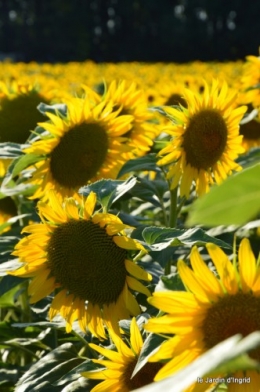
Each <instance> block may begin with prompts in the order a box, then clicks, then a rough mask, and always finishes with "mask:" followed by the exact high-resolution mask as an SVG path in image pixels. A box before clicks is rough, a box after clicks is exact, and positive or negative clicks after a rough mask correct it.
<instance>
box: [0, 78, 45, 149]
mask: <svg viewBox="0 0 260 392" xmlns="http://www.w3.org/2000/svg"><path fill="white" fill-rule="evenodd" d="M41 102H42V103H46V104H49V103H50V102H51V95H50V93H48V94H47V92H46V91H41V89H40V88H39V87H38V86H36V85H33V84H25V83H19V82H17V81H12V83H11V84H9V83H4V82H0V143H4V142H12V143H25V142H26V140H27V139H28V137H29V136H30V131H31V130H33V129H34V128H35V127H36V125H37V123H38V122H39V121H44V116H43V115H42V114H41V113H40V112H39V110H37V106H38V105H39V104H40V103H41Z"/></svg>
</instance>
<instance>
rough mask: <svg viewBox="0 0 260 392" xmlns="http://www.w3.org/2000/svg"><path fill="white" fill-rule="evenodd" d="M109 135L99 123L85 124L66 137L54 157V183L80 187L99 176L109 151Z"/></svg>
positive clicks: (73, 129)
mask: <svg viewBox="0 0 260 392" xmlns="http://www.w3.org/2000/svg"><path fill="white" fill-rule="evenodd" d="M108 144H109V143H108V136H107V133H106V130H105V129H104V128H103V127H102V126H100V125H99V124H94V123H82V124H80V125H77V126H75V127H74V128H72V129H70V130H69V131H68V132H67V133H65V135H64V136H62V138H61V140H60V142H59V144H58V145H57V146H56V147H55V148H54V149H53V151H52V152H51V154H50V169H51V173H52V176H53V178H54V180H56V181H57V182H58V183H59V184H60V185H62V186H64V187H66V188H79V187H80V186H83V185H85V184H86V183H87V182H88V181H89V180H91V179H92V178H93V177H95V176H96V175H97V174H98V171H99V169H100V168H101V166H102V165H103V163H104V162H105V159H106V156H107V152H108V147H109V145H108Z"/></svg>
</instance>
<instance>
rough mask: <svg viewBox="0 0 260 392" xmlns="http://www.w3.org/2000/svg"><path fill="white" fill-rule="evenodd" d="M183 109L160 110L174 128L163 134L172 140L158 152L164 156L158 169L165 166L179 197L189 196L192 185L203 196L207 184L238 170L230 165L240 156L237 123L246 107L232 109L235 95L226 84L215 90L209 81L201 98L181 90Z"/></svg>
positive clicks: (234, 164)
mask: <svg viewBox="0 0 260 392" xmlns="http://www.w3.org/2000/svg"><path fill="white" fill-rule="evenodd" d="M183 98H184V99H185V101H186V103H187V109H186V108H184V107H182V110H178V109H175V108H170V107H169V108H164V109H165V111H166V113H167V114H168V116H169V117H170V118H172V119H173V121H174V123H175V125H172V126H169V127H168V128H167V129H166V130H165V131H166V132H168V133H169V134H170V135H172V136H173V139H172V140H171V141H170V142H169V144H168V145H167V146H166V147H165V148H163V149H162V150H161V151H160V152H159V154H158V155H159V156H162V155H165V156H164V157H163V158H161V159H160V160H159V162H158V164H159V165H169V171H168V173H167V177H168V179H172V184H171V188H172V189H174V188H176V186H177V185H178V183H179V181H180V180H181V184H180V194H181V196H186V197H188V196H189V193H190V188H191V185H192V183H193V181H195V182H196V191H197V193H198V195H202V194H203V193H206V192H207V191H208V189H209V184H212V183H214V182H216V183H220V182H221V181H222V180H223V179H225V178H226V177H227V175H228V174H230V173H231V172H232V170H239V169H241V168H240V166H239V165H238V164H237V163H236V162H235V161H234V160H235V159H236V158H237V156H238V154H240V153H242V152H243V151H244V149H243V148H242V136H241V135H239V122H240V120H241V118H242V117H243V114H244V113H245V112H246V109H247V108H246V106H241V107H238V108H234V102H235V100H236V92H234V91H229V90H228V86H227V84H226V83H223V85H222V87H219V83H218V82H217V81H215V80H214V81H213V83H212V87H211V89H209V87H208V85H207V84H206V83H205V89H204V91H203V93H202V94H201V95H199V94H198V93H195V92H192V91H191V90H188V89H186V90H184V92H183Z"/></svg>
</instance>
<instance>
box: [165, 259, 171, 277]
mask: <svg viewBox="0 0 260 392" xmlns="http://www.w3.org/2000/svg"><path fill="white" fill-rule="evenodd" d="M171 266H172V261H171V260H168V261H167V263H166V264H165V267H164V275H169V274H170V273H171Z"/></svg>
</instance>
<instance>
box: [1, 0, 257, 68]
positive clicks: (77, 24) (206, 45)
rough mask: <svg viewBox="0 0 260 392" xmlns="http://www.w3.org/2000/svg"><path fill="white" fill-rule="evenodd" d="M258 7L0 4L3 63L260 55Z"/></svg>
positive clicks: (135, 1)
mask: <svg viewBox="0 0 260 392" xmlns="http://www.w3.org/2000/svg"><path fill="white" fill-rule="evenodd" d="M259 20H260V2H258V1H245V0H229V1H226V0H212V1H208V0H173V1H171V0H121V1H120V0H73V1H71V0H52V1H46V0H37V1H35V0H8V1H7V0H0V59H4V58H6V57H8V58H10V59H12V60H14V61H24V62H28V61H38V62H67V61H82V60H86V59H92V60H94V61H96V62H118V61H151V62H154V61H174V62H187V61H192V60H202V61H213V60H219V61H224V60H237V59H243V58H244V57H245V56H246V55H247V54H252V55H258V46H259V45H260V33H259Z"/></svg>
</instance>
